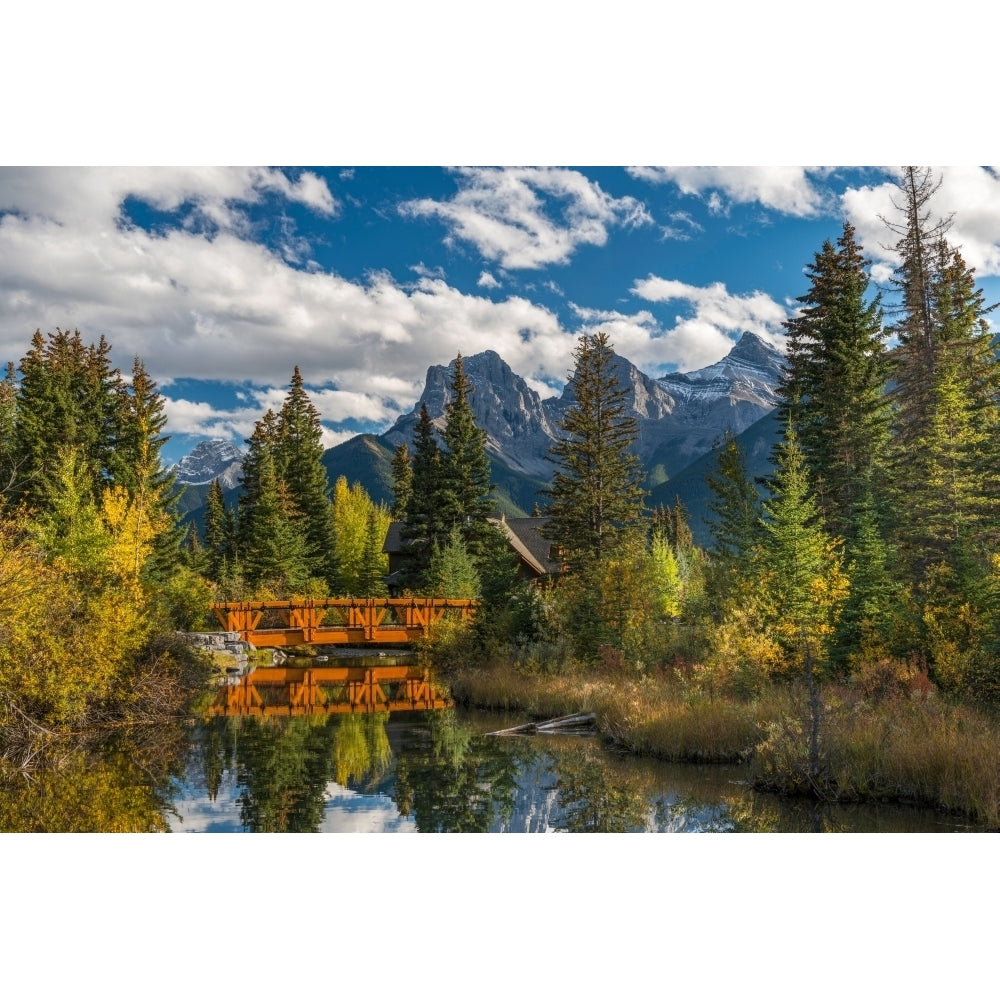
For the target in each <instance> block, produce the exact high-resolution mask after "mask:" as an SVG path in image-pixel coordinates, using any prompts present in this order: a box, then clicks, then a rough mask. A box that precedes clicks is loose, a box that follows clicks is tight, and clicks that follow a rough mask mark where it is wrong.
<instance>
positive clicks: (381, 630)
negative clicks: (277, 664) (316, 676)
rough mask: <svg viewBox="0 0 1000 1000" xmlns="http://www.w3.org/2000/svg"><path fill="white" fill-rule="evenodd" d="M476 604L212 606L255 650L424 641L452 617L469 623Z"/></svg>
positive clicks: (342, 600)
mask: <svg viewBox="0 0 1000 1000" xmlns="http://www.w3.org/2000/svg"><path fill="white" fill-rule="evenodd" d="M476 603H477V602H476V601H467V600H445V599H443V598H433V597H384V598H382V597H369V598H363V597H327V598H320V599H318V600H301V601H230V602H223V603H219V604H213V605H212V610H213V611H214V612H215V617H216V618H218V620H219V622H220V624H221V625H222V627H223V628H224V629H225V630H226V631H227V632H238V633H239V634H240V638H241V639H243V640H244V641H245V642H249V643H251V644H252V645H254V646H274V647H281V646H304V645H318V646H372V645H381V644H387V643H393V644H399V643H410V642H414V641H415V640H417V639H425V638H427V637H428V636H429V635H430V631H431V628H432V627H433V626H434V625H437V624H439V623H440V622H442V621H443V620H445V619H446V618H448V617H457V618H459V619H461V620H462V621H467V620H469V619H470V618H471V617H472V615H473V614H474V613H475V609H476Z"/></svg>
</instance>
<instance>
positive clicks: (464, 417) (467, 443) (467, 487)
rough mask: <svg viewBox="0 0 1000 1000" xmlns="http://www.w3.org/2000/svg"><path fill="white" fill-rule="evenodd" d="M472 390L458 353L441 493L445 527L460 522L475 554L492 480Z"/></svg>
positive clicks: (483, 528)
mask: <svg viewBox="0 0 1000 1000" xmlns="http://www.w3.org/2000/svg"><path fill="white" fill-rule="evenodd" d="M472 391H473V389H472V386H471V384H470V383H469V380H468V378H467V377H466V374H465V368H464V366H463V364H462V355H461V354H459V355H458V357H456V358H455V372H454V375H453V376H452V379H451V399H450V400H449V402H448V403H447V405H446V406H445V425H444V435H443V440H444V447H445V453H444V455H443V460H442V470H441V472H442V475H441V480H440V484H439V489H438V496H439V503H440V505H441V517H442V520H443V521H444V524H445V526H446V528H447V529H448V530H449V531H450V530H451V528H452V527H453V526H455V525H457V526H459V527H460V529H461V531H462V537H463V538H464V540H465V544H466V547H467V548H468V550H469V551H470V552H471V553H472V554H474V555H475V554H477V553H478V552H479V551H480V550H481V547H482V542H483V540H484V538H485V533H486V528H487V518H488V516H489V514H490V510H491V508H492V505H491V503H490V501H489V499H488V495H489V493H490V491H491V490H492V489H493V484H492V483H491V482H490V474H491V470H490V460H489V457H488V456H487V454H486V433H485V432H484V431H483V430H482V428H480V427H478V426H477V424H476V419H475V417H474V416H473V413H472V406H471V404H470V403H469V396H470V395H471V393H472Z"/></svg>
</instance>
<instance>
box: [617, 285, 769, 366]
mask: <svg viewBox="0 0 1000 1000" xmlns="http://www.w3.org/2000/svg"><path fill="white" fill-rule="evenodd" d="M632 294H633V295H637V296H638V297H639V298H642V299H645V300H646V301H647V302H661V303H664V302H680V303H686V304H687V306H688V308H689V309H690V310H691V311H692V315H688V316H683V315H677V316H675V317H674V326H673V327H672V328H671V329H669V330H666V331H664V332H663V333H662V334H661V341H662V356H663V358H664V361H663V362H661V364H663V363H666V362H669V363H673V364H676V365H677V366H678V367H679V369H680V370H681V371H693V370H695V369H697V368H703V367H705V366H706V365H710V364H714V363H715V362H716V361H718V360H720V359H721V358H722V357H724V356H725V355H726V354H727V353H728V352H729V350H730V349H731V348H732V346H733V341H734V340H735V339H738V337H739V335H740V334H742V333H743V332H744V331H745V330H749V331H751V332H752V333H756V334H757V335H758V336H760V337H761V338H763V339H764V340H767V341H769V342H770V343H772V344H774V345H775V346H776V347H779V348H781V347H782V346H783V343H784V335H783V333H782V332H781V324H782V322H783V321H784V320H785V319H787V318H788V311H787V309H785V307H784V306H782V305H781V304H780V303H778V302H775V301H774V299H772V298H771V297H770V296H769V295H766V294H764V293H763V292H753V293H751V294H749V295H733V294H732V293H730V292H729V291H727V290H726V286H725V285H724V284H722V283H721V282H714V283H713V284H711V285H707V286H697V285H688V284H685V283H684V282H682V281H675V280H672V279H669V278H659V277H656V276H655V275H650V276H649V277H648V278H643V279H641V280H638V281H636V282H634V284H633V285H632ZM640 315H642V314H640Z"/></svg>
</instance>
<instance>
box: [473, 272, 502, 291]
mask: <svg viewBox="0 0 1000 1000" xmlns="http://www.w3.org/2000/svg"><path fill="white" fill-rule="evenodd" d="M476 284H477V285H478V286H479V287H480V288H499V287H500V282H499V281H497V279H496V278H494V277H493V275H492V274H490V272H489V271H483V272H481V273H480V275H479V280H478V281H477V282H476Z"/></svg>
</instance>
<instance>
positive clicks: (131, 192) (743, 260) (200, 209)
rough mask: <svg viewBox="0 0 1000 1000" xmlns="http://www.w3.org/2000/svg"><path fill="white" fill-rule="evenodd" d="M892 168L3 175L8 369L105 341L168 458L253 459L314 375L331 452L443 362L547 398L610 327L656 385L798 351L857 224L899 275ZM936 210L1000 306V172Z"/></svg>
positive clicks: (956, 171)
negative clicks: (132, 374)
mask: <svg viewBox="0 0 1000 1000" xmlns="http://www.w3.org/2000/svg"><path fill="white" fill-rule="evenodd" d="M893 169H894V168H865V169H858V168H828V167H823V168H805V167H781V168H779V167H753V168H750V167H748V168H739V167H725V168H721V167H720V168H712V167H677V168H672V167H647V168H633V167H601V168H580V167H567V168H563V167H538V168H533V167H524V168H491V167H478V168H468V169H445V168H438V167H417V168H410V167H389V168H378V167H357V168H354V167H334V168H325V167H301V168H280V169H279V168H251V167H241V168H187V167H164V168H134V167H123V168H70V167H56V168H35V167H24V168H18V167H9V168H0V302H2V306H3V308H2V310H0V360H2V361H7V360H11V361H15V362H17V361H18V360H19V359H20V358H21V356H22V355H23V353H24V351H25V350H26V348H27V346H28V342H29V340H30V337H31V334H32V333H33V332H34V330H35V329H36V328H41V329H42V330H43V331H48V330H54V329H55V328H56V327H57V326H59V327H62V328H67V327H69V328H75V327H78V328H79V329H80V330H81V331H82V332H83V334H84V336H85V337H86V338H88V339H93V340H96V339H97V338H98V337H100V336H101V335H102V334H104V335H105V336H107V338H108V339H109V340H110V342H111V343H112V345H113V346H114V349H115V360H116V363H117V364H119V365H120V366H121V367H122V369H123V370H124V371H127V370H128V369H129V368H130V366H131V358H132V357H133V356H134V355H136V354H138V355H139V356H140V357H142V358H143V359H144V361H145V362H146V365H147V367H148V368H149V370H150V371H151V373H152V375H153V377H154V378H155V379H156V380H157V381H158V383H159V385H160V387H161V390H162V392H163V393H164V395H165V397H166V399H167V415H168V419H169V424H168V431H169V433H170V434H171V435H172V440H171V441H170V443H169V444H168V446H167V448H166V449H165V455H166V457H167V458H168V459H170V460H176V459H177V458H179V457H180V456H181V455H183V454H184V453H186V452H187V451H189V450H190V448H191V447H192V446H193V444H194V443H195V442H196V441H197V440H199V439H200V438H202V437H211V436H221V437H227V438H230V439H231V440H233V441H235V442H236V443H237V444H242V443H243V440H244V439H245V438H246V437H247V436H248V435H249V434H250V433H251V431H252V429H253V424H254V421H255V420H256V419H258V418H259V417H260V416H261V415H262V414H263V412H264V411H265V410H266V409H267V408H268V407H274V408H276V407H278V406H280V404H281V401H282V399H283V397H284V394H285V391H286V389H287V385H288V381H289V379H290V377H291V374H292V369H293V367H294V366H295V365H296V364H297V365H299V366H300V367H301V370H302V372H303V376H304V378H305V380H306V383H307V386H308V388H309V391H310V394H311V396H312V398H313V400H314V402H315V403H316V405H317V406H318V408H319V409H320V411H321V413H322V415H323V420H324V428H325V434H326V443H327V444H328V445H332V444H336V443H338V442H340V441H342V440H345V439H346V438H348V437H350V436H352V435H353V434H355V433H358V432H359V431H380V430H384V429H385V428H387V427H388V426H389V425H390V424H391V423H392V422H393V420H395V418H396V417H397V416H398V415H399V414H400V413H403V412H407V411H408V410H409V409H410V408H411V407H412V406H413V403H414V402H415V400H416V399H417V397H418V395H419V393H420V390H421V388H422V385H423V380H424V375H425V373H426V370H427V367H428V366H429V365H432V364H446V363H447V362H448V361H449V360H450V359H451V358H453V357H454V356H455V355H456V353H458V352H459V351H461V352H462V353H463V354H465V355H471V354H475V353H477V352H479V351H482V350H485V349H487V348H490V349H493V350H496V351H498V352H499V353H500V354H501V356H503V357H504V358H505V359H506V360H507V361H508V363H509V364H510V365H511V366H512V368H513V369H514V370H515V371H516V372H518V373H519V374H521V375H523V376H525V377H526V378H528V380H529V381H530V383H531V384H532V385H533V386H534V387H535V388H536V389H537V390H538V391H539V392H541V393H542V394H543V395H545V394H552V393H554V392H556V391H558V390H559V388H560V387H561V385H562V383H563V381H564V380H565V378H566V375H567V372H568V369H569V367H570V364H571V352H572V350H573V347H574V344H575V341H576V338H577V337H578V336H579V335H580V334H581V333H585V332H592V331H595V330H598V329H603V330H607V331H608V332H609V334H610V335H611V338H612V340H613V342H614V344H615V346H616V349H617V350H618V351H619V353H621V354H623V355H624V356H626V357H628V358H629V359H630V360H632V361H633V362H634V363H635V364H637V365H638V366H639V367H640V368H642V369H643V370H644V371H646V372H647V373H649V374H651V375H654V376H655V375H660V374H663V373H665V372H667V371H672V370H678V369H679V370H682V371H683V370H689V369H693V368H699V367H702V366H704V365H707V364H711V363H712V362H714V361H717V360H719V358H720V357H722V356H723V355H724V354H725V353H726V352H727V351H728V349H729V348H730V346H731V344H732V343H733V342H734V341H735V340H736V339H738V337H739V335H740V334H741V332H742V331H743V330H747V329H749V330H753V331H755V332H757V333H758V334H761V335H762V336H764V337H767V338H769V339H770V340H772V342H774V343H776V344H778V345H779V346H780V344H781V339H782V327H781V323H782V320H784V319H786V318H787V317H788V316H789V315H790V314H791V311H792V310H793V309H794V306H795V303H794V299H795V297H796V296H797V295H801V294H802V293H803V292H805V291H806V288H807V283H806V279H805V278H804V275H803V268H804V267H805V265H806V264H807V263H808V262H809V261H811V260H812V257H813V254H814V253H815V252H816V251H817V250H818V249H819V248H820V246H821V245H822V243H823V241H824V240H826V239H831V240H835V239H836V238H837V236H838V235H839V233H840V230H841V226H842V222H843V220H844V219H845V218H849V219H850V220H851V221H852V222H853V224H854V225H855V226H856V227H857V230H858V234H859V237H860V239H861V240H862V242H863V244H864V245H865V248H866V251H867V252H868V253H869V255H870V256H871V257H872V259H873V262H874V267H873V275H874V276H875V277H876V278H877V279H879V280H880V281H882V282H884V281H885V280H886V279H887V278H888V275H889V273H890V271H891V266H892V253H891V251H888V250H886V249H885V248H884V247H883V246H882V244H883V243H888V242H890V241H891V236H890V234H889V232H888V230H887V229H886V228H885V226H884V224H883V223H882V222H880V221H879V218H878V217H879V215H880V214H881V215H885V216H889V217H892V216H893V215H894V209H893V207H892V202H891V198H892V196H893V192H894V178H893ZM938 174H939V176H940V178H941V181H942V184H941V188H940V191H939V192H938V195H937V196H936V199H935V202H934V206H933V207H934V210H935V211H936V212H937V213H938V214H940V215H942V216H946V215H949V214H951V213H954V225H953V229H952V233H951V235H952V238H953V239H954V240H955V241H956V242H957V243H959V244H961V245H962V247H963V250H964V252H965V255H966V257H967V260H968V261H969V262H970V263H971V264H973V265H974V266H975V267H976V268H977V273H978V274H979V276H980V278H981V284H982V285H983V287H984V288H985V290H986V291H987V294H988V296H989V297H990V301H994V300H996V299H998V298H1000V287H998V284H1000V283H998V280H997V276H998V275H1000V173H998V172H997V171H996V170H995V169H991V168H979V167H975V168H955V167H949V168H941V169H938Z"/></svg>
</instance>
